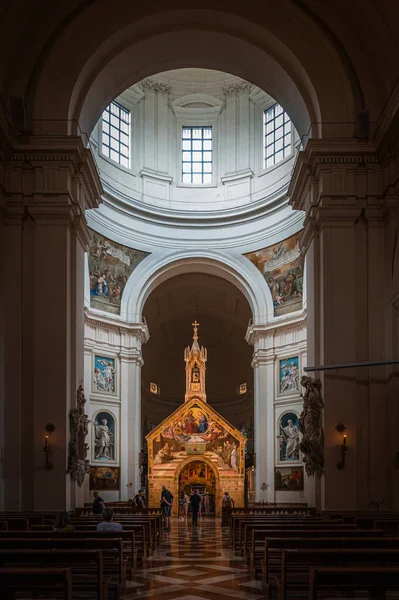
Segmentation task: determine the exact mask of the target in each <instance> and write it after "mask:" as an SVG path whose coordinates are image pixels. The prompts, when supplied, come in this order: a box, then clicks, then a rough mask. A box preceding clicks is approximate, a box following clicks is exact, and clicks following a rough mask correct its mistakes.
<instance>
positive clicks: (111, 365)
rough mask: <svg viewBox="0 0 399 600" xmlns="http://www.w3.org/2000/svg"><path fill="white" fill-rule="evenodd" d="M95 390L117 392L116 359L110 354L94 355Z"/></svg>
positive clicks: (104, 392) (109, 392) (102, 392)
mask: <svg viewBox="0 0 399 600" xmlns="http://www.w3.org/2000/svg"><path fill="white" fill-rule="evenodd" d="M93 392H95V393H97V392H98V393H100V394H113V395H115V394H116V369H115V359H114V358H110V357H109V356H98V355H95V356H94V374H93Z"/></svg>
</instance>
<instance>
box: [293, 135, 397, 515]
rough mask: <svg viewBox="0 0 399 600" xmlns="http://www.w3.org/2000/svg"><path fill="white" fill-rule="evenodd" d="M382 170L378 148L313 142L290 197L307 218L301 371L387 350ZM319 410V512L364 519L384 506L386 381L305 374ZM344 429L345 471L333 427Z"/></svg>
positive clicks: (362, 375)
mask: <svg viewBox="0 0 399 600" xmlns="http://www.w3.org/2000/svg"><path fill="white" fill-rule="evenodd" d="M382 186H383V181H382V170H381V166H380V164H379V160H378V158H377V154H376V151H375V147H374V146H373V145H372V144H371V143H367V142H365V141H357V140H334V141H331V140H330V141H329V143H328V144H327V143H326V142H325V141H323V140H311V141H310V142H309V143H308V145H307V147H306V150H305V151H304V152H302V153H301V154H300V156H299V159H298V161H297V163H296V166H295V170H294V173H293V179H292V181H291V185H290V190H289V195H290V198H291V204H292V205H293V206H294V208H297V209H300V210H304V211H306V219H305V224H304V230H303V234H302V240H301V244H302V248H303V250H304V251H305V252H306V255H307V299H308V305H307V308H308V364H309V365H312V364H321V365H326V364H338V363H350V362H357V361H368V360H378V359H381V358H384V357H385V347H384V344H385V342H384V303H383V301H382V295H383V294H384V264H385V260H387V257H386V255H385V253H384V229H383V226H384V215H383V210H382V203H381V199H380V194H381V192H382V189H383V187H382ZM311 375H314V376H316V377H320V379H321V381H322V386H323V387H322V394H323V397H324V402H325V409H324V432H325V477H323V478H322V480H321V482H320V483H321V486H320V490H319V491H320V493H319V495H318V497H317V498H316V502H317V505H318V506H320V507H321V508H325V509H330V508H331V509H334V508H335V509H366V508H370V507H371V505H370V502H371V500H372V499H373V498H376V497H384V498H386V497H387V493H388V490H387V482H388V481H389V474H388V471H389V470H390V469H391V468H392V460H391V458H389V457H388V455H387V450H388V446H387V436H386V431H387V405H386V383H387V382H386V377H385V376H384V369H383V368H381V367H374V368H370V369H368V368H358V369H341V370H333V371H325V372H320V373H317V374H315V373H311ZM339 422H343V423H344V424H345V425H346V427H347V428H348V429H347V431H346V433H347V440H348V451H347V453H346V465H345V469H342V470H339V469H337V463H338V461H339V457H340V453H339V446H340V444H342V436H340V435H339V434H338V433H337V432H336V430H335V426H336V424H337V423H339Z"/></svg>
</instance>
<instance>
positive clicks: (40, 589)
mask: <svg viewBox="0 0 399 600" xmlns="http://www.w3.org/2000/svg"><path fill="white" fill-rule="evenodd" d="M21 592H24V593H26V592H31V593H32V594H36V595H38V594H45V593H46V594H48V593H49V592H51V597H52V598H57V599H59V600H72V576H71V570H70V569H28V568H26V569H24V568H21V569H13V568H10V569H0V594H1V597H2V598H7V597H8V598H9V597H10V595H11V594H12V595H13V596H15V594H17V593H21Z"/></svg>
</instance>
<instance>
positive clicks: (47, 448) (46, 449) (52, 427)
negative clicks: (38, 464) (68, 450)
mask: <svg viewBox="0 0 399 600" xmlns="http://www.w3.org/2000/svg"><path fill="white" fill-rule="evenodd" d="M44 431H46V432H47V434H46V436H45V438H44V446H43V451H44V454H45V456H46V463H45V466H46V469H49V470H51V469H52V468H53V467H54V465H53V463H52V462H51V461H50V459H49V455H50V453H51V448H50V444H49V441H48V438H49V435H51V434H52V433H53V431H55V425H53V423H47V425H46V427H45V428H44Z"/></svg>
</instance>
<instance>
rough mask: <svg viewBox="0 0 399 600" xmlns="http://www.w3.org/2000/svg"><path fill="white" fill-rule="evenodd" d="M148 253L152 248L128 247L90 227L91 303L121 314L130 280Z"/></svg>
mask: <svg viewBox="0 0 399 600" xmlns="http://www.w3.org/2000/svg"><path fill="white" fill-rule="evenodd" d="M148 255H149V254H148V252H142V251H141V250H134V249H133V248H128V247H127V246H123V245H122V244H118V243H116V242H113V241H111V240H109V239H107V238H105V237H104V236H102V235H100V234H99V233H96V232H94V231H92V230H90V251H89V273H90V305H91V306H92V307H93V308H97V309H99V310H104V311H106V312H111V313H114V314H119V313H120V305H121V298H122V294H123V290H124V289H125V286H126V283H127V280H128V279H129V277H130V275H131V273H132V272H133V270H134V269H135V268H136V267H137V265H138V264H139V263H140V262H141V261H142V260H144V259H145V258H146V257H147V256H148Z"/></svg>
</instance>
